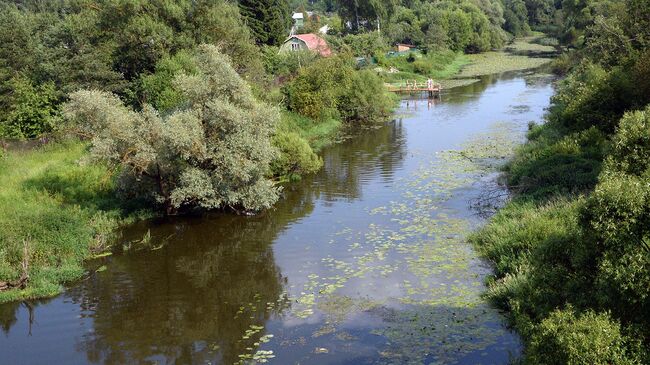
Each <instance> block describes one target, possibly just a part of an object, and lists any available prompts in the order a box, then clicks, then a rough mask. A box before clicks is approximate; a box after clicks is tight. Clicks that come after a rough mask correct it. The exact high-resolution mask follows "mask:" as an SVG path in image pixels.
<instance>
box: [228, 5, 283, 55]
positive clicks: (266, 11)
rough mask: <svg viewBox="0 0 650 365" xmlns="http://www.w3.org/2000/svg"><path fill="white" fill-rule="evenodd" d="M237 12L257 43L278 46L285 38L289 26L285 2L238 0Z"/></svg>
mask: <svg viewBox="0 0 650 365" xmlns="http://www.w3.org/2000/svg"><path fill="white" fill-rule="evenodd" d="M239 11H240V13H241V15H242V17H243V18H244V21H245V22H246V24H247V25H248V27H249V28H250V29H251V31H252V32H253V38H255V40H256V41H257V43H262V44H267V45H279V44H280V43H282V42H283V41H284V39H285V38H286V37H287V35H288V30H289V27H290V26H291V14H290V11H289V3H288V2H287V0H240V1H239Z"/></svg>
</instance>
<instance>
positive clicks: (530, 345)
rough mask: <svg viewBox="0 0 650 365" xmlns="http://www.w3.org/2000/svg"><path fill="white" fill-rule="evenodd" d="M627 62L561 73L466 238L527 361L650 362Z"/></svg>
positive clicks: (641, 161)
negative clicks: (502, 187) (504, 198)
mask: <svg viewBox="0 0 650 365" xmlns="http://www.w3.org/2000/svg"><path fill="white" fill-rule="evenodd" d="M630 63H631V64H632V65H633V66H631V67H628V68H626V69H625V70H624V71H623V70H621V69H617V68H614V69H611V70H604V69H603V68H601V67H600V66H598V65H594V64H590V63H585V64H583V65H581V66H580V67H577V68H576V69H575V70H574V71H573V72H572V73H571V74H570V75H569V76H568V77H567V78H566V79H565V80H563V81H562V82H561V83H560V84H559V85H558V87H557V93H556V95H555V96H554V97H553V99H552V106H551V108H550V112H549V115H548V116H547V121H546V123H545V124H543V125H538V126H531V128H530V131H529V133H528V142H527V143H526V144H525V145H523V146H521V147H520V148H519V149H518V150H517V151H516V153H515V156H514V158H513V159H512V160H511V162H510V163H509V164H508V165H507V166H506V169H505V173H506V178H507V182H508V185H509V186H510V188H511V190H512V192H513V193H514V197H513V199H512V201H511V202H509V203H508V204H507V205H506V206H505V207H504V208H503V209H501V211H500V212H499V213H498V214H497V215H496V216H494V217H493V218H492V219H491V221H490V222H489V224H488V225H487V226H486V227H484V228H483V229H481V230H480V231H478V232H477V233H475V234H474V235H473V236H472V237H471V238H470V241H471V242H472V243H473V244H474V245H475V247H476V249H477V250H478V252H479V253H480V254H481V255H482V256H483V257H484V258H486V259H487V260H489V261H490V262H491V263H492V264H493V266H494V276H493V277H492V278H490V280H489V281H488V291H487V293H486V296H487V298H488V299H489V300H491V301H492V302H493V303H494V304H495V305H496V306H498V307H499V308H501V309H503V310H505V311H507V312H508V313H509V318H510V320H511V322H512V324H513V326H514V327H515V328H516V329H517V330H518V332H519V333H520V334H521V335H522V337H523V339H524V342H525V345H526V351H525V354H524V359H523V362H524V363H526V364H547V365H555V364H558V365H559V364H576V365H592V364H602V365H605V364H609V365H611V364H646V363H648V362H650V350H649V349H650V332H649V330H648V329H649V328H650V316H648V313H650V300H649V298H650V275H649V273H650V244H649V242H650V238H649V237H650V163H648V161H649V160H648V156H650V143H649V142H648V141H650V108H648V107H647V106H646V105H648V98H647V94H645V93H640V92H637V90H638V88H639V86H638V85H637V84H635V83H631V82H627V80H629V79H634V80H647V68H646V66H645V65H646V61H645V60H644V59H643V58H640V59H634V58H632V62H630ZM635 63H636V65H635ZM644 75H645V76H644Z"/></svg>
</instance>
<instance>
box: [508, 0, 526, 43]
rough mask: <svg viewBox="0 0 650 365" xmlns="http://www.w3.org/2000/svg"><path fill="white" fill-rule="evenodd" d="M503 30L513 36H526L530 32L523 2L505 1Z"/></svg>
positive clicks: (517, 0)
mask: <svg viewBox="0 0 650 365" xmlns="http://www.w3.org/2000/svg"><path fill="white" fill-rule="evenodd" d="M503 17H504V19H505V24H504V25H503V29H505V30H506V31H508V32H510V33H511V34H513V35H515V36H522V35H526V34H527V33H528V32H530V26H529V25H528V10H527V9H526V4H525V3H524V0H505V1H504V12H503Z"/></svg>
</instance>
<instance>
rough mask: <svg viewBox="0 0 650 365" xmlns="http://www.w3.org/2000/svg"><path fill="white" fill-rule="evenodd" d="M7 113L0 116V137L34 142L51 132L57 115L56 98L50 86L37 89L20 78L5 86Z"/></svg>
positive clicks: (47, 84)
mask: <svg viewBox="0 0 650 365" xmlns="http://www.w3.org/2000/svg"><path fill="white" fill-rule="evenodd" d="M8 84H9V88H10V90H11V96H10V97H9V99H10V100H9V102H8V105H9V110H7V111H6V112H5V113H4V115H2V116H0V136H4V137H9V138H18V139H23V138H36V137H39V136H41V135H42V134H44V133H47V132H51V131H52V129H53V128H54V125H55V120H56V117H57V115H58V113H59V112H58V107H57V104H58V95H57V92H56V88H55V87H54V84H53V83H46V84H42V85H38V86H34V84H33V83H32V82H31V81H30V80H29V79H27V78H26V77H23V76H17V77H14V78H12V79H11V80H10V81H9V82H8Z"/></svg>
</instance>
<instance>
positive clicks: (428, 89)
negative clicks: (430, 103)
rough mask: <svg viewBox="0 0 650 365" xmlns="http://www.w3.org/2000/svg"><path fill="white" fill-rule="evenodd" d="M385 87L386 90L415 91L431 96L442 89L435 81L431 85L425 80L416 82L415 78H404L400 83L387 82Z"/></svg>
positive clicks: (401, 92)
mask: <svg viewBox="0 0 650 365" xmlns="http://www.w3.org/2000/svg"><path fill="white" fill-rule="evenodd" d="M386 87H387V88H388V91H390V92H393V93H398V94H417V93H428V94H429V97H431V98H433V97H436V96H439V95H440V91H442V86H440V84H437V83H433V85H428V84H427V83H426V82H420V83H418V82H417V81H415V80H412V81H411V80H406V81H405V82H404V83H403V84H401V85H393V84H387V85H386Z"/></svg>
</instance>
